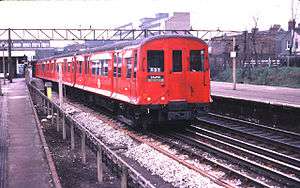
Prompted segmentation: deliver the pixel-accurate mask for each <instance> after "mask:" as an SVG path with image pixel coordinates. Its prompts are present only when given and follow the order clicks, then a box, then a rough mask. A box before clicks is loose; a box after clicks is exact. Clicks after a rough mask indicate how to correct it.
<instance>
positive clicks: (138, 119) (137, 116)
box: [53, 83, 208, 129]
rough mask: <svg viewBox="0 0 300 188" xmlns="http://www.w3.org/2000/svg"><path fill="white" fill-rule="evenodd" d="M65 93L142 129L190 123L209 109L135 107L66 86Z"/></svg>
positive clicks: (176, 104)
mask: <svg viewBox="0 0 300 188" xmlns="http://www.w3.org/2000/svg"><path fill="white" fill-rule="evenodd" d="M53 86H54V87H55V90H57V83H53ZM65 91H66V92H65V94H66V95H67V96H69V97H71V98H74V99H76V100H80V101H83V102H85V103H89V104H93V105H94V106H96V107H100V108H105V109H107V110H109V111H111V112H112V113H113V114H114V115H116V116H117V117H118V119H119V120H121V121H122V122H124V123H126V124H129V125H132V126H136V127H139V128H142V129H148V128H151V127H153V126H156V125H159V126H162V125H168V124H177V123H181V124H182V122H189V121H191V120H193V119H194V118H195V117H196V116H198V115H199V114H201V113H206V112H207V107H208V104H206V103H197V104H195V103H186V102H184V101H176V102H170V103H169V104H167V105H133V104H129V103H126V102H122V101H119V100H115V99H111V98H109V97H105V96H101V95H99V94H95V93H91V92H88V91H83V90H80V89H77V88H74V87H69V86H66V85H65Z"/></svg>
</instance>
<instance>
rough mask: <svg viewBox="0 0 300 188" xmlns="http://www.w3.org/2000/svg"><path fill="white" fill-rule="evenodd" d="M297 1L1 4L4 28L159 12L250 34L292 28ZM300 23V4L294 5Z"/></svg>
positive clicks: (121, 19) (109, 22) (97, 22)
mask: <svg viewBox="0 0 300 188" xmlns="http://www.w3.org/2000/svg"><path fill="white" fill-rule="evenodd" d="M291 1H292V0H99V1H43V2H40V1H30V2H28V1H25V2H20V1H0V19H1V21H0V28H8V27H10V28H54V27H55V28H72V27H73V28H78V27H81V28H88V27H89V26H90V25H91V26H92V27H93V28H113V27H116V26H120V25H123V24H127V23H129V22H133V21H137V20H138V19H140V18H143V17H153V16H154V14H155V13H158V12H168V13H173V12H175V11H178V12H190V13H191V25H192V27H193V29H216V28H220V29H221V30H222V29H223V30H245V29H251V28H252V27H253V25H254V22H253V17H257V18H259V20H258V27H259V28H260V29H268V28H269V27H270V26H271V25H273V24H281V25H282V27H283V28H284V29H287V22H288V20H289V19H290V18H291V15H292V13H291ZM294 1H295V2H294V4H295V6H294V7H295V12H296V10H297V9H298V10H297V19H296V20H297V23H298V21H299V17H300V14H299V13H300V1H298V0H294Z"/></svg>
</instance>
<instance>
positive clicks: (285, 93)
mask: <svg viewBox="0 0 300 188" xmlns="http://www.w3.org/2000/svg"><path fill="white" fill-rule="evenodd" d="M211 94H212V95H215V96H223V97H226V98H237V99H244V100H250V101H258V102H263V103H270V104H275V105H283V106H291V107H296V108H300V89H294V88H287V87H275V86H261V85H250V84H237V85H236V90H233V85H232V83H228V82H213V81H212V82H211Z"/></svg>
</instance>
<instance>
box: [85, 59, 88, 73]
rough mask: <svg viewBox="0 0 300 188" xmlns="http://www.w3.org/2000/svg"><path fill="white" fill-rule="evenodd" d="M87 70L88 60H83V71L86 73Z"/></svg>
mask: <svg viewBox="0 0 300 188" xmlns="http://www.w3.org/2000/svg"><path fill="white" fill-rule="evenodd" d="M88 70H89V69H88V61H87V60H85V61H84V73H85V74H87V73H88Z"/></svg>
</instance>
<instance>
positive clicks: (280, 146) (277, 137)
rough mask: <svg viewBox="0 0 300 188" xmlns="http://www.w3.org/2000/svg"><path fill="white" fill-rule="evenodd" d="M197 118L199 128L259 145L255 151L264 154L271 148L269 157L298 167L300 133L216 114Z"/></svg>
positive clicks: (299, 162)
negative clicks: (199, 124)
mask: <svg viewBox="0 0 300 188" xmlns="http://www.w3.org/2000/svg"><path fill="white" fill-rule="evenodd" d="M197 120H198V122H199V123H201V128H205V129H208V130H211V131H214V132H217V133H222V134H225V135H227V136H230V137H231V138H237V139H239V140H241V141H244V142H248V143H249V144H253V145H256V146H260V148H259V150H256V152H261V154H264V155H268V153H267V152H265V150H272V151H274V152H271V153H270V155H269V157H273V158H274V157H276V159H277V160H282V161H283V162H286V163H291V164H293V165H295V166H298V167H300V134H297V133H293V132H289V131H285V130H280V129H276V128H272V127H267V126H264V125H259V124H256V123H251V122H247V121H243V120H239V119H235V118H230V117H226V116H221V115H216V114H208V115H207V116H202V117H198V119H197ZM261 148H263V149H261Z"/></svg>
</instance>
